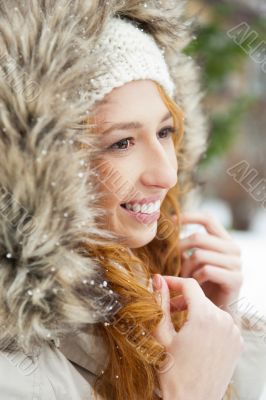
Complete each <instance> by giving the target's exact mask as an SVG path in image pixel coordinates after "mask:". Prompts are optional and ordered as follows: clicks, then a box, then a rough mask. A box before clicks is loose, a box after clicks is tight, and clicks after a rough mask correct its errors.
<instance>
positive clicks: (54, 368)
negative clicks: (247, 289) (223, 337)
mask: <svg viewBox="0 0 266 400" xmlns="http://www.w3.org/2000/svg"><path fill="white" fill-rule="evenodd" d="M242 332H243V337H244V339H245V350H244V352H243V353H242V356H241V358H240V360H239V362H238V366H237V368H236V370H235V373H234V375H233V377H232V379H233V382H234V390H235V394H234V395H233V398H232V400H238V399H239V400H265V399H262V398H261V395H262V392H263V389H264V388H265V386H266V344H265V332H264V333H263V332H262V331H261V332H260V333H258V332H257V331H252V330H251V331H250V330H246V329H244V328H243V330H242ZM106 360H107V359H106V350H105V347H104V345H103V343H102V341H101V339H100V338H99V337H97V335H95V334H94V333H93V329H92V330H91V332H90V333H89V334H83V333H81V334H79V335H76V336H71V337H69V338H68V339H65V340H64V341H61V344H60V348H53V349H52V348H51V347H49V346H48V345H45V346H43V348H41V349H40V352H39V354H36V356H35V359H34V360H31V359H29V358H28V357H26V356H25V355H23V354H22V353H15V354H13V355H11V354H8V353H5V352H1V357H0V394H1V397H0V398H1V400H17V399H21V400H93V399H94V395H93V390H92V385H93V382H94V379H95V377H96V375H98V374H100V373H101V370H103V369H104V368H105V365H106ZM217 379H219V371H217ZM110 400H114V399H110ZM125 400H126V399H125Z"/></svg>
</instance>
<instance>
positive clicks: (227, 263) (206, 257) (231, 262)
mask: <svg viewBox="0 0 266 400" xmlns="http://www.w3.org/2000/svg"><path fill="white" fill-rule="evenodd" d="M206 264H210V265H215V266H217V267H220V268H221V269H226V270H231V271H232V270H240V269H241V261H240V259H239V257H237V256H229V255H227V254H221V253H216V252H214V251H207V250H196V251H195V252H194V253H193V254H192V255H191V257H189V259H187V260H186V261H184V263H183V265H182V266H181V273H180V275H181V276H182V277H183V278H187V277H189V276H192V274H193V272H194V271H195V270H196V269H198V268H199V267H202V266H203V265H206Z"/></svg>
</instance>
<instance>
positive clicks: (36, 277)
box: [0, 0, 206, 350]
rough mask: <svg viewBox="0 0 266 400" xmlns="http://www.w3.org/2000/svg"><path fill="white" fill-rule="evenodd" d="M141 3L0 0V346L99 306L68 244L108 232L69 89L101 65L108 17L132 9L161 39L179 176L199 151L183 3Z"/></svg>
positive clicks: (90, 140)
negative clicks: (179, 153)
mask: <svg viewBox="0 0 266 400" xmlns="http://www.w3.org/2000/svg"><path fill="white" fill-rule="evenodd" d="M145 3H146V4H147V7H145V6H144V2H143V1H138V0H130V1H126V0H121V1H117V0H109V1H108V2H107V1H102V0H76V1H69V0H39V1H36V0H27V1H21V0H8V2H7V1H6V0H0V49H1V53H0V154H1V158H0V310H1V311H0V323H1V325H2V326H1V328H2V329H1V330H0V349H6V348H11V347H12V348H16V347H18V346H19V347H22V348H23V349H27V350H28V349H30V348H31V346H32V345H34V344H40V343H42V342H43V341H48V340H50V338H53V337H56V336H57V335H58V334H59V333H61V334H63V333H67V332H69V331H70V330H73V328H75V327H81V326H84V324H87V323H93V322H95V321H98V320H99V318H100V315H99V314H101V313H102V310H99V307H98V308H97V307H96V308H95V304H96V300H97V299H98V298H99V297H102V295H103V293H102V291H103V289H104V288H101V287H99V286H98V285H97V287H98V289H96V286H93V285H88V282H90V281H91V279H93V280H95V282H97V281H99V280H100V279H102V271H101V268H100V266H99V265H98V264H97V262H96V260H93V259H91V258H88V257H86V256H84V255H82V252H81V251H79V245H80V244H81V243H82V242H84V241H85V240H86V241H89V242H97V241H98V240H99V239H101V240H102V239H104V238H106V239H111V240H112V239H114V237H113V236H112V235H111V234H110V233H109V232H107V231H104V230H103V229H100V228H99V227H98V226H97V224H96V222H95V221H96V218H97V217H98V216H100V215H102V214H101V211H100V210H99V209H98V208H97V206H96V203H97V201H98V200H99V196H98V192H97V186H95V179H94V178H95V174H94V172H93V170H92V169H91V168H90V160H91V157H92V155H93V152H94V150H92V149H97V143H96V142H95V140H94V137H93V135H90V134H89V132H88V131H86V135H84V130H81V122H82V121H83V120H84V116H86V111H87V108H86V100H82V96H80V93H81V92H80V90H84V88H86V90H88V91H89V90H90V79H92V78H93V77H95V76H96V74H99V73H100V72H99V71H95V69H94V62H93V52H92V51H91V50H92V49H93V47H94V44H95V42H96V41H97V37H98V35H100V34H101V31H102V29H103V28H104V25H105V23H106V22H107V20H108V18H109V17H111V16H118V17H121V18H130V19H132V20H134V21H135V22H136V23H139V24H140V25H141V26H142V27H143V29H144V30H147V31H148V32H150V33H152V34H153V35H154V37H155V39H156V40H157V42H158V44H159V45H160V46H161V47H162V48H164V49H165V58H166V61H167V63H168V66H169V70H170V73H171V76H172V79H173V80H174V82H175V83H176V95H175V97H176V98H175V100H176V102H177V103H178V104H180V106H181V107H182V108H183V109H184V113H185V120H186V127H185V146H184V154H185V158H187V159H189V161H190V163H189V165H180V168H179V170H180V176H181V178H182V176H183V181H184V182H185V181H188V180H189V179H190V173H191V171H192V170H193V168H194V167H195V165H196V163H197V162H198V159H199V157H200V155H201V153H202V152H203V151H204V150H205V145H206V129H205V120H204V117H203V114H202V112H201V108H200V99H201V95H200V88H199V84H198V76H197V71H196V68H195V64H194V62H193V61H192V60H191V59H189V58H188V57H186V56H185V55H184V54H182V50H183V49H184V46H185V45H186V43H187V42H188V40H189V34H188V32H189V25H188V24H187V23H186V21H185V20H184V18H183V13H184V3H183V1H180V0H176V1H173V0H164V1H156V0H150V1H145ZM80 142H86V143H87V144H88V146H89V148H90V149H91V150H90V151H89V150H88V149H86V151H85V150H81V149H80V148H79V146H77V144H78V143H80ZM73 150H75V151H73ZM102 317H104V315H102ZM3 326H4V329H3Z"/></svg>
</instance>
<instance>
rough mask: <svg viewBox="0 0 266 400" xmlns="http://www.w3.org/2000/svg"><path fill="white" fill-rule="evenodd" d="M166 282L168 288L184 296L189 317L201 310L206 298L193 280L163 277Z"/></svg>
mask: <svg viewBox="0 0 266 400" xmlns="http://www.w3.org/2000/svg"><path fill="white" fill-rule="evenodd" d="M163 278H164V279H165V281H166V282H167V285H168V288H169V289H170V290H171V289H172V290H175V291H180V292H181V293H182V294H183V296H184V301H185V302H186V305H187V308H188V311H189V313H190V314H191V315H196V314H197V313H198V310H199V309H200V308H201V306H202V304H203V302H204V301H205V300H206V296H205V294H204V292H203V290H202V288H201V287H200V285H199V284H198V282H197V281H196V280H195V279H193V278H186V279H184V278H180V277H176V276H165V275H164V276H163Z"/></svg>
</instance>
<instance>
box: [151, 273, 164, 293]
mask: <svg viewBox="0 0 266 400" xmlns="http://www.w3.org/2000/svg"><path fill="white" fill-rule="evenodd" d="M161 287H162V278H161V275H160V274H155V275H153V288H154V289H156V290H160V289H161Z"/></svg>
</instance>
